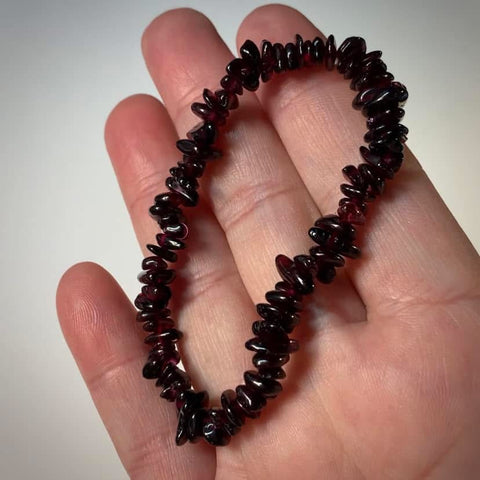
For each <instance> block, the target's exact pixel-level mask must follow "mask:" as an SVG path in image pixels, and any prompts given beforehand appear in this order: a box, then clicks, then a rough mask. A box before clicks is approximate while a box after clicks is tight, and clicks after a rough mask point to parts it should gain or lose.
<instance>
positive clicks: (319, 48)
mask: <svg viewBox="0 0 480 480" xmlns="http://www.w3.org/2000/svg"><path fill="white" fill-rule="evenodd" d="M312 47H313V59H314V61H315V62H317V63H323V57H324V56H325V43H323V40H322V39H321V38H320V37H315V38H314V39H313V42H312Z"/></svg>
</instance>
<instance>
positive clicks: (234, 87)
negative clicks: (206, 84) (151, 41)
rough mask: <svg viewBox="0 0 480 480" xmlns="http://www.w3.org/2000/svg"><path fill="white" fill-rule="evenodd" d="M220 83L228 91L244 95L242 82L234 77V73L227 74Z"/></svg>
mask: <svg viewBox="0 0 480 480" xmlns="http://www.w3.org/2000/svg"><path fill="white" fill-rule="evenodd" d="M220 85H221V86H222V87H223V88H224V89H225V91H227V92H228V93H232V94H236V95H242V93H243V87H242V82H241V81H240V80H239V79H238V78H236V77H234V76H233V75H225V76H224V77H223V78H222V79H221V80H220Z"/></svg>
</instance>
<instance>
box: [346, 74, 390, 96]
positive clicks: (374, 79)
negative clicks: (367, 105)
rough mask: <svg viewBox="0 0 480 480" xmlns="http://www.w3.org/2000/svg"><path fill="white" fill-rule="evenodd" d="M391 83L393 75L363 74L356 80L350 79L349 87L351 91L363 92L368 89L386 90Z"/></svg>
mask: <svg viewBox="0 0 480 480" xmlns="http://www.w3.org/2000/svg"><path fill="white" fill-rule="evenodd" d="M392 82H393V75H392V74H391V73H390V72H385V73H378V74H371V73H370V72H365V73H363V74H362V75H360V76H359V77H358V78H357V79H356V80H355V79H352V82H351V84H350V87H351V88H352V89H353V90H357V91H360V92H363V91H364V90H366V89H368V88H386V87H388V86H390V85H391V84H392Z"/></svg>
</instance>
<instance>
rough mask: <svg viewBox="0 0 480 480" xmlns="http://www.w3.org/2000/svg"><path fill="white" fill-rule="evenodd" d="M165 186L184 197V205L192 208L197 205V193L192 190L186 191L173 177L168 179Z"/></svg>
mask: <svg viewBox="0 0 480 480" xmlns="http://www.w3.org/2000/svg"><path fill="white" fill-rule="evenodd" d="M165 185H166V186H167V187H168V188H169V189H170V190H172V191H174V192H177V193H179V194H180V195H182V196H183V197H184V205H185V206H187V207H194V206H195V205H196V204H197V203H198V193H197V192H196V191H195V190H193V189H187V188H185V186H182V184H181V182H180V181H179V180H177V179H175V178H173V177H168V178H167V180H166V181H165Z"/></svg>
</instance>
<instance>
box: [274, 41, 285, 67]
mask: <svg viewBox="0 0 480 480" xmlns="http://www.w3.org/2000/svg"><path fill="white" fill-rule="evenodd" d="M273 55H274V57H275V64H274V66H273V70H274V71H275V72H277V73H281V72H284V71H285V70H286V69H287V54H286V52H285V48H284V46H283V45H282V44H281V43H275V44H274V45H273Z"/></svg>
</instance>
